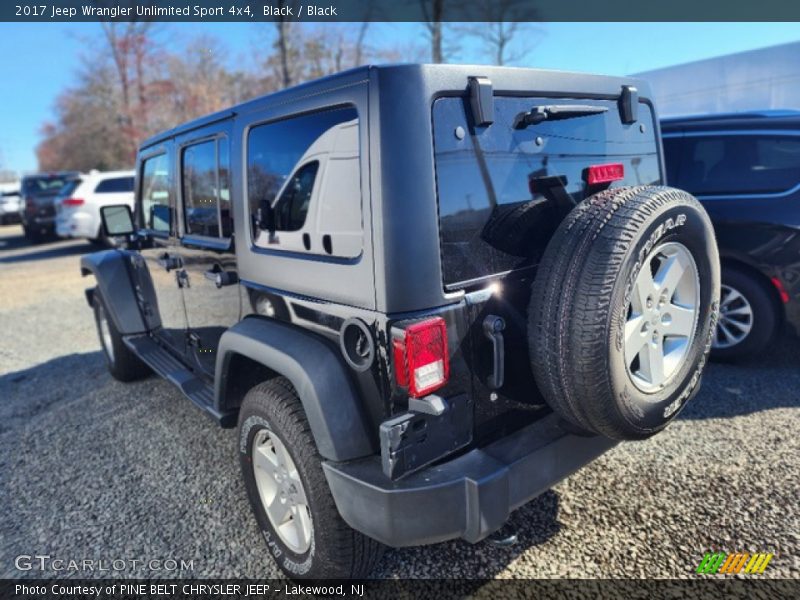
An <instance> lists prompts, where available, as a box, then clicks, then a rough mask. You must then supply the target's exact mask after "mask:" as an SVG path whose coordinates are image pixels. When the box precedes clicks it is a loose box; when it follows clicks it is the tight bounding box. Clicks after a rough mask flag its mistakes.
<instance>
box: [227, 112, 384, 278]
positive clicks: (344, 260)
mask: <svg viewBox="0 0 800 600" xmlns="http://www.w3.org/2000/svg"><path fill="white" fill-rule="evenodd" d="M347 109H351V110H353V111H354V112H355V115H356V117H355V118H356V119H358V132H359V137H358V141H359V143H358V154H359V163H358V167H359V182H358V183H359V195H360V200H361V205H360V210H361V215H362V232H364V230H365V225H364V222H363V215H364V210H365V208H364V195H365V191H364V189H363V186H362V185H361V182H362V178H363V176H364V164H363V159H364V146H363V144H362V143H361V142H362V138H361V136H362V133H363V131H362V128H363V127H365V126H368V121H367V120H368V118H369V115H368V111H365V112H364V114H362V113H361V111H359V107H358V104H357V103H356V102H353V101H351V100H343V101H342V102H338V103H335V104H329V105H324V106H315V107H314V108H310V109H308V110H301V111H298V112H291V113H287V114H281V115H279V116H275V117H267V118H264V119H253V120H248V121H247V123H246V124H245V125H244V126H243V127H242V130H241V155H242V164H241V169H242V188H243V190H244V195H243V199H244V209H245V211H246V213H247V221H251V220H252V219H251V212H250V177H249V175H250V133H251V131H252V130H253V129H255V128H257V127H261V126H263V125H272V124H274V123H281V122H283V121H290V120H292V119H298V118H300V117H305V116H309V115H314V114H317V113H323V112H328V111H334V110H347ZM344 122H346V121H342V123H344ZM367 172H368V171H367ZM246 230H247V231H246V233H245V234H244V235H245V238H244V239H245V240H246V243H247V249H248V250H249V251H250V252H253V253H255V254H262V255H267V256H281V257H284V256H285V257H287V258H303V259H305V260H311V261H315V262H327V263H336V264H343V265H353V264H356V263H358V262H359V261H360V260H361V258H362V257H363V256H364V244H363V243H362V248H361V252H359V253H358V255H357V256H353V257H345V256H336V255H331V254H321V253H316V252H299V251H296V250H284V249H280V248H265V247H263V246H259V245H257V244H256V240H255V236H254V231H253V227H252V224H247V225H246Z"/></svg>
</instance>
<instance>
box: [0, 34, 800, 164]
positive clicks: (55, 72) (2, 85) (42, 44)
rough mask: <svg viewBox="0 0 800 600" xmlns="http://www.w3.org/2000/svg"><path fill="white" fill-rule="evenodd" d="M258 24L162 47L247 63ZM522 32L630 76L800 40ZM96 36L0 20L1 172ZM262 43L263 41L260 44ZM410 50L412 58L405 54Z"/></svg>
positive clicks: (31, 150) (547, 54)
mask: <svg viewBox="0 0 800 600" xmlns="http://www.w3.org/2000/svg"><path fill="white" fill-rule="evenodd" d="M272 27H273V26H272V24H270V23H262V24H259V25H254V24H251V23H172V24H165V25H163V26H162V35H163V36H164V40H165V41H164V43H165V45H166V46H167V48H168V49H174V50H178V49H179V48H181V47H182V45H183V44H184V43H185V42H186V40H188V39H189V38H191V37H193V36H194V35H195V34H212V35H214V36H216V37H218V38H219V39H220V40H221V41H222V47H223V49H225V50H226V54H227V56H226V57H225V58H226V62H227V63H228V64H229V65H231V66H237V67H242V66H244V67H245V68H246V67H247V64H248V55H249V54H250V53H251V52H252V50H253V48H254V47H255V45H256V44H258V43H265V41H264V40H265V39H266V34H265V33H264V32H265V31H272ZM531 27H532V28H533V29H532V31H530V32H529V33H528V34H526V36H525V39H524V43H525V47H524V48H522V49H521V50H524V55H523V56H522V58H520V59H519V60H518V61H517V62H516V63H515V64H517V65H518V66H526V67H537V68H546V69H559V70H568V71H584V72H594V73H602V74H607V75H627V74H631V73H638V72H641V71H647V70H651V69H656V68H660V67H666V66H670V65H675V64H680V63H685V62H690V61H695V60H701V59H704V58H711V57H714V56H721V55H723V54H729V53H732V52H741V51H746V50H752V49H754V48H762V47H765V46H772V45H776V44H783V43H787V42H793V41H798V40H800V27H798V24H797V23H537V24H533V25H531ZM100 35H101V30H100V25H99V24H98V23H0V169H11V170H14V171H18V172H24V171H31V170H35V169H36V155H35V148H36V144H37V143H38V141H39V139H40V137H39V132H40V130H41V127H42V124H43V123H44V122H45V121H47V120H49V119H52V115H53V106H54V103H55V99H56V97H57V96H58V94H59V93H60V92H62V91H63V90H64V89H66V88H68V87H69V85H70V81H71V78H72V75H73V73H74V72H75V71H76V69H77V68H78V66H79V64H80V61H81V57H82V56H84V55H86V53H87V51H88V47H89V44H88V43H87V40H91V39H92V38H96V37H98V36H100ZM423 36H424V33H423V26H422V25H421V24H418V23H375V24H373V25H371V26H370V29H369V32H368V39H367V43H369V42H370V39H375V40H377V39H381V40H383V39H392V40H393V42H394V43H393V45H394V46H396V47H404V46H408V47H411V46H412V45H414V44H419V43H420V41H421V40H422V39H423ZM457 37H458V39H459V40H464V41H462V47H461V50H460V53H459V55H458V56H457V60H456V61H454V62H464V63H486V62H488V60H487V55H486V54H485V52H484V51H483V49H482V48H481V47H480V43H479V42H477V41H475V40H470V39H468V38H467V39H465V38H464V37H463V36H460V35H458V36H457ZM259 40H261V41H260V42H259ZM411 59H412V57H409V60H411Z"/></svg>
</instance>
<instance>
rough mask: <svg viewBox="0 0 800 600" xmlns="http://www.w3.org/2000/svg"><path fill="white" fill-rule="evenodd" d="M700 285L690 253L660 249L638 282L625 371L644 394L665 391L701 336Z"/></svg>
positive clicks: (670, 245)
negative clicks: (698, 321)
mask: <svg viewBox="0 0 800 600" xmlns="http://www.w3.org/2000/svg"><path fill="white" fill-rule="evenodd" d="M699 304H700V280H699V277H698V271H697V265H696V264H695V261H694V258H693V257H692V253H691V252H690V251H689V249H688V248H687V247H686V246H684V245H683V244H680V243H678V242H667V243H665V244H661V245H660V246H658V247H656V248H655V249H654V250H653V251H652V252H651V253H650V254H649V255H648V257H647V258H646V259H645V260H644V262H643V263H642V266H641V268H640V270H639V273H638V274H637V275H636V278H635V280H634V285H633V290H632V292H631V302H630V306H629V307H628V311H627V320H626V322H625V330H624V343H625V346H624V357H625V366H626V369H627V372H628V376H629V377H630V379H631V381H632V382H633V384H634V385H635V386H636V387H637V388H638V389H640V390H641V391H643V392H645V393H654V392H657V391H658V390H661V389H663V388H664V387H665V386H666V385H667V384H668V383H669V382H670V381H671V379H672V378H673V377H674V376H675V375H676V374H677V373H678V372H679V371H680V368H681V367H682V366H683V363H684V362H685V360H686V357H687V355H688V354H689V349H690V348H691V346H692V340H693V339H694V335H695V333H696V330H697V315H698V308H699Z"/></svg>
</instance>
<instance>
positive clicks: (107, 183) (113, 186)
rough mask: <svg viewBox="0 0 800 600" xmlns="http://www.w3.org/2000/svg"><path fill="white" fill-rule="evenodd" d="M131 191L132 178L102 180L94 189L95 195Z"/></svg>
mask: <svg viewBox="0 0 800 600" xmlns="http://www.w3.org/2000/svg"><path fill="white" fill-rule="evenodd" d="M132 191H133V177H114V178H112V179H103V180H102V181H101V182H100V183H98V184H97V186H96V187H95V188H94V193H95V194H123V193H125V192H132Z"/></svg>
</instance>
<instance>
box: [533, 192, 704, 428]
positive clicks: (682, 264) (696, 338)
mask: <svg viewBox="0 0 800 600" xmlns="http://www.w3.org/2000/svg"><path fill="white" fill-rule="evenodd" d="M718 290H719V259H718V256H717V248H716V241H715V239H714V232H713V229H712V227H711V222H710V220H709V218H708V215H707V214H706V213H705V211H704V210H703V208H702V207H701V206H700V203H699V202H697V200H696V199H695V198H694V197H692V196H690V195H689V194H687V193H685V192H682V191H680V190H675V189H672V188H666V187H648V186H641V187H634V188H619V189H613V190H606V191H604V192H601V193H599V194H596V195H594V196H592V197H590V198H588V199H587V200H585V201H584V202H582V203H581V204H580V205H578V206H577V207H576V208H575V209H573V211H572V212H571V213H570V214H569V215H568V216H567V218H566V219H565V220H564V221H563V222H562V223H561V225H560V226H559V228H558V230H557V231H556V233H555V235H554V236H553V238H552V239H551V240H550V243H549V244H548V246H547V249H546V251H545V254H544V257H543V259H542V262H541V264H540V265H539V269H538V272H537V275H536V279H535V281H534V284H533V289H532V292H531V303H530V308H529V315H530V319H531V323H530V327H529V345H530V351H531V360H532V367H533V371H534V375H535V377H536V382H537V384H538V385H539V387H540V389H541V391H542V394H543V395H544V396H545V398H546V399H547V401H548V403H549V404H550V406H551V407H552V408H553V409H554V410H555V411H556V412H557V413H559V414H560V416H561V417H562V418H563V419H565V420H566V421H568V422H570V423H572V424H574V425H575V426H578V427H580V428H582V429H584V430H586V431H589V432H593V433H598V434H601V435H605V436H607V437H611V438H615V439H640V438H644V437H647V436H650V435H652V434H654V433H656V432H658V431H660V430H661V429H663V428H664V427H666V425H667V424H668V423H669V422H670V421H671V420H672V419H673V418H674V417H675V416H676V415H677V414H678V411H679V410H680V409H681V408H682V407H683V406H684V405H685V403H686V401H687V400H688V399H689V398H690V397H691V396H692V394H693V393H694V392H695V391H696V389H697V386H698V383H699V379H700V375H701V374H702V371H703V367H704V365H705V362H706V356H707V354H708V351H709V349H710V347H711V340H712V336H713V333H714V327H715V325H716V318H717V309H718V293H719V292H718Z"/></svg>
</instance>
